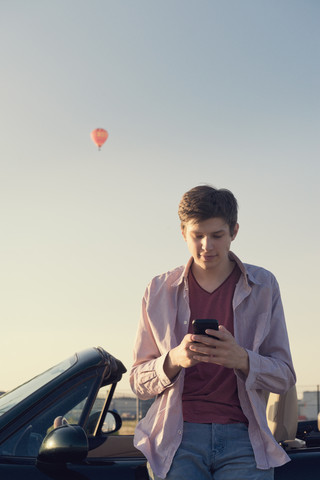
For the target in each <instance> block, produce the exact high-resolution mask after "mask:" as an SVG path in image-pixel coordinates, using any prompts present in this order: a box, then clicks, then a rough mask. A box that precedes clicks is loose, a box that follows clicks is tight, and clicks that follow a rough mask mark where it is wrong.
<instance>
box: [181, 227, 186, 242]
mask: <svg viewBox="0 0 320 480" xmlns="http://www.w3.org/2000/svg"><path fill="white" fill-rule="evenodd" d="M181 233H182V236H183V238H184V240H187V238H186V227H181Z"/></svg>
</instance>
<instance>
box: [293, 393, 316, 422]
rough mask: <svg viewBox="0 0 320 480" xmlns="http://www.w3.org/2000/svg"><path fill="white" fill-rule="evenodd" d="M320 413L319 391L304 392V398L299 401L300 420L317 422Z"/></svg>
mask: <svg viewBox="0 0 320 480" xmlns="http://www.w3.org/2000/svg"><path fill="white" fill-rule="evenodd" d="M319 411H320V392H319V389H318V390H316V391H313V392H308V391H306V392H303V397H302V398H301V399H300V400H298V415H299V420H316V419H317V417H318V413H319Z"/></svg>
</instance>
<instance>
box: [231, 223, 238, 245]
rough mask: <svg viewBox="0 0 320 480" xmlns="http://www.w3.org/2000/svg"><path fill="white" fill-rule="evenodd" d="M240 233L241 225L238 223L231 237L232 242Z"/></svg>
mask: <svg viewBox="0 0 320 480" xmlns="http://www.w3.org/2000/svg"><path fill="white" fill-rule="evenodd" d="M238 232H239V223H236V224H235V227H234V229H233V235H232V236H231V241H233V240H234V239H235V238H236V236H237V235H238Z"/></svg>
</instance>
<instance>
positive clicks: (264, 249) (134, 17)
mask: <svg viewBox="0 0 320 480" xmlns="http://www.w3.org/2000/svg"><path fill="white" fill-rule="evenodd" d="M319 20H320V4H319V2H317V1H313V0H300V1H298V0H270V1H267V0H265V1H263V0H259V1H257V0H242V1H241V2H239V1H238V0H227V1H224V2H221V1H215V0H212V1H203V0H200V1H198V0H197V1H191V0H164V1H162V2H156V1H152V0H151V1H150V0H138V1H136V2H132V1H129V0H119V1H117V2H114V1H108V0H105V1H102V0H101V1H100V0H91V1H90V2H89V1H83V0H77V1H76V0H63V1H62V0H55V1H54V2H50V1H43V0H30V1H28V2H25V1H23V0H1V1H0V52H1V65H2V73H1V87H2V88H1V90H0V100H1V102H0V104H1V115H0V122H1V143H0V158H1V160H0V161H1V176H0V185H1V188H0V195H1V204H0V205H1V207H0V210H1V225H2V234H1V250H0V251H1V269H0V286H1V292H2V300H1V304H0V318H1V324H2V335H1V339H0V363H1V365H2V367H1V373H0V390H1V389H10V388H13V387H14V386H16V385H17V384H19V383H21V382H23V381H25V380H27V379H28V378H30V377H31V376H34V375H35V374H37V373H40V372H41V371H43V370H44V369H46V368H48V367H50V366H52V365H53V364H55V363H57V362H59V361H60V360H63V359H64V358H65V357H68V356H69V355H71V354H73V353H74V352H75V351H77V350H81V349H83V348H86V347H90V346H97V345H101V346H103V347H104V348H105V349H106V350H108V351H109V352H110V353H112V354H114V355H115V356H118V357H119V358H120V359H121V360H122V361H123V362H124V363H125V365H126V366H127V368H128V369H129V368H130V365H131V362H132V346H133V342H134V336H135V332H136V328H137V323H138V319H139V312H140V305H141V298H142V296H143V294H144V290H145V287H146V285H147V283H148V282H149V281H150V279H151V278H152V277H153V276H155V275H157V274H160V273H162V272H165V271H167V270H169V269H171V268H174V267H176V266H178V265H181V264H183V263H185V262H186V261H187V260H188V258H189V254H188V251H187V247H186V245H185V243H184V241H183V239H182V236H181V233H180V230H179V220H178V216H177V208H178V203H179V201H180V198H181V196H182V195H183V193H184V192H185V191H186V190H188V189H189V188H192V187H193V186H195V185H198V184H201V183H209V184H211V185H214V186H216V187H218V188H221V187H225V188H229V189H230V190H232V191H233V193H234V194H235V196H236V197H237V199H238V202H239V223H240V231H239V235H238V237H237V239H236V240H235V242H234V243H233V244H232V250H233V251H234V252H235V253H236V254H237V255H238V256H239V257H240V258H241V259H242V260H243V261H244V262H247V263H253V264H257V265H260V266H263V267H264V268H266V269H268V270H271V271H272V272H273V273H274V274H275V275H276V277H277V279H278V281H279V283H280V288H281V292H282V298H283V303H284V308H285V312H286V318H287V326H288V331H289V336H290V341H291V348H292V354H293V358H294V364H295V368H296V371H297V375H298V385H302V386H315V385H317V384H319V383H320V373H319V369H318V361H317V360H316V357H317V352H318V348H319V338H320V322H319V320H320V319H319V308H318V299H317V295H318V290H319V280H318V272H319V267H320V255H319V243H320V226H319V221H318V217H319V200H320V190H319V173H320V167H319V138H320V135H319V126H320V125H319V124H320V121H319V120H320V102H319V83H320V62H319V46H320V33H319ZM97 127H100V128H105V129H106V130H107V131H108V132H109V138H108V140H107V142H106V143H105V145H104V146H103V147H102V149H101V151H100V152H99V151H98V149H97V147H96V146H95V145H94V144H93V142H92V141H91V139H90V132H91V131H92V130H93V129H94V128H97ZM315 360H316V361H315ZM127 376H128V375H126V376H125V379H124V381H123V384H122V389H124V390H125V389H128V386H127Z"/></svg>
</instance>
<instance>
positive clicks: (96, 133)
mask: <svg viewBox="0 0 320 480" xmlns="http://www.w3.org/2000/svg"><path fill="white" fill-rule="evenodd" d="M108 136H109V134H108V132H107V130H104V129H103V128H96V129H95V130H92V132H91V138H92V140H93V142H94V143H95V144H96V145H97V147H99V150H100V148H101V147H102V145H103V144H104V142H105V141H106V140H107V138H108Z"/></svg>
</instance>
